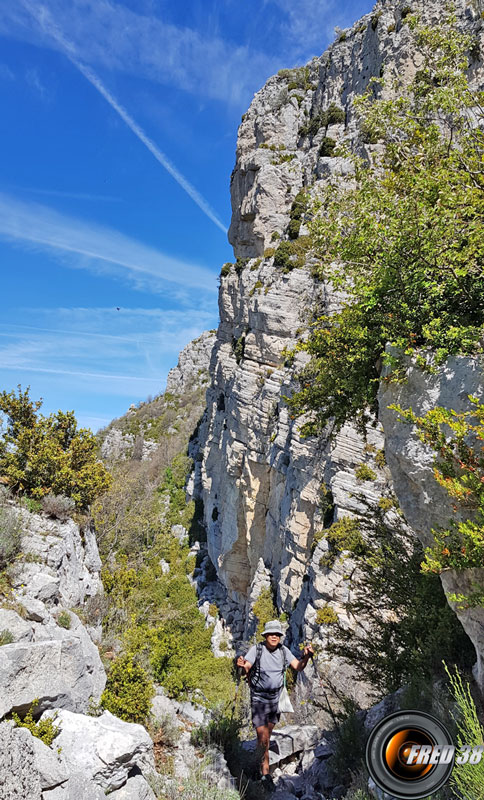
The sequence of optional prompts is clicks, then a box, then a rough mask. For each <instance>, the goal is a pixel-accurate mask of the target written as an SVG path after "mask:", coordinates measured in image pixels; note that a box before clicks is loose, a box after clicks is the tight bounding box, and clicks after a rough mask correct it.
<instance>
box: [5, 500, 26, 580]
mask: <svg viewBox="0 0 484 800" xmlns="http://www.w3.org/2000/svg"><path fill="white" fill-rule="evenodd" d="M21 530H22V528H21V518H20V516H19V514H18V513H17V512H16V511H15V510H14V509H13V508H8V506H0V570H4V569H5V568H6V567H7V566H8V565H9V564H11V563H12V562H13V561H14V560H15V558H16V557H17V556H18V555H19V553H20V550H21V545H22V534H21Z"/></svg>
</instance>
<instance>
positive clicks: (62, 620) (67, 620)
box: [57, 611, 72, 630]
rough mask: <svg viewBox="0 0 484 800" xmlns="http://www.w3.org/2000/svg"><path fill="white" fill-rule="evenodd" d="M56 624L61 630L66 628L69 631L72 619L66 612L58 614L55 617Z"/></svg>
mask: <svg viewBox="0 0 484 800" xmlns="http://www.w3.org/2000/svg"><path fill="white" fill-rule="evenodd" d="M57 624H58V625H60V626H61V628H66V629H67V630H69V628H70V627H71V625H72V619H71V615H70V614H69V612H68V611H61V612H60V614H59V615H58V617H57Z"/></svg>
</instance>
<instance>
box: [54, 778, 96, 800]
mask: <svg viewBox="0 0 484 800" xmlns="http://www.w3.org/2000/svg"><path fill="white" fill-rule="evenodd" d="M42 800H106V795H105V793H104V789H101V787H100V786H98V785H97V784H95V783H93V782H92V781H91V780H89V778H86V777H85V776H84V775H83V774H82V773H73V774H71V777H70V778H69V780H68V781H67V783H64V784H63V785H62V786H57V787H56V788H55V789H50V790H48V791H45V792H43V793H42Z"/></svg>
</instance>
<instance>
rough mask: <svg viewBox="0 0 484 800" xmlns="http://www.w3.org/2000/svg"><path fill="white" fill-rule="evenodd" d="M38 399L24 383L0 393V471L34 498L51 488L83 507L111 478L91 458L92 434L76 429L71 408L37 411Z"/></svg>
mask: <svg viewBox="0 0 484 800" xmlns="http://www.w3.org/2000/svg"><path fill="white" fill-rule="evenodd" d="M41 406H42V400H36V401H34V400H31V398H30V396H29V388H27V389H25V390H24V391H22V388H21V386H20V385H19V386H18V392H17V394H16V393H15V392H14V391H12V392H6V391H3V392H2V393H1V394H0V412H2V413H3V414H4V419H3V423H2V427H1V428H0V475H1V476H2V477H3V478H4V479H5V480H6V481H7V483H8V485H9V486H10V487H11V489H12V490H13V491H14V492H16V493H17V494H19V495H27V496H30V497H33V498H35V499H40V498H42V497H44V496H45V495H47V494H49V493H52V494H54V495H58V494H64V495H67V496H68V497H71V498H72V499H73V500H74V502H75V503H76V506H77V508H79V509H85V508H87V507H88V506H89V504H90V503H91V502H92V500H93V499H94V498H95V497H96V496H97V495H99V494H102V493H103V492H105V491H106V490H107V489H108V487H109V485H110V482H111V478H110V475H109V473H108V471H107V470H106V468H105V467H104V465H103V464H102V463H101V461H99V460H98V459H97V455H96V450H97V445H96V439H95V437H94V434H93V433H92V432H91V431H90V430H89V429H87V428H78V427H77V421H76V418H75V416H74V412H73V411H65V412H64V411H58V412H57V413H55V414H50V415H49V416H47V417H46V416H44V415H43V414H40V413H39V409H40V408H41Z"/></svg>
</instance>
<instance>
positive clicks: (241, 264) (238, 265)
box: [235, 258, 250, 275]
mask: <svg viewBox="0 0 484 800" xmlns="http://www.w3.org/2000/svg"><path fill="white" fill-rule="evenodd" d="M249 261H250V258H238V259H237V261H236V262H235V271H236V273H237V275H240V273H241V272H242V270H243V269H245V267H246V266H247V264H248V263H249Z"/></svg>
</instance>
